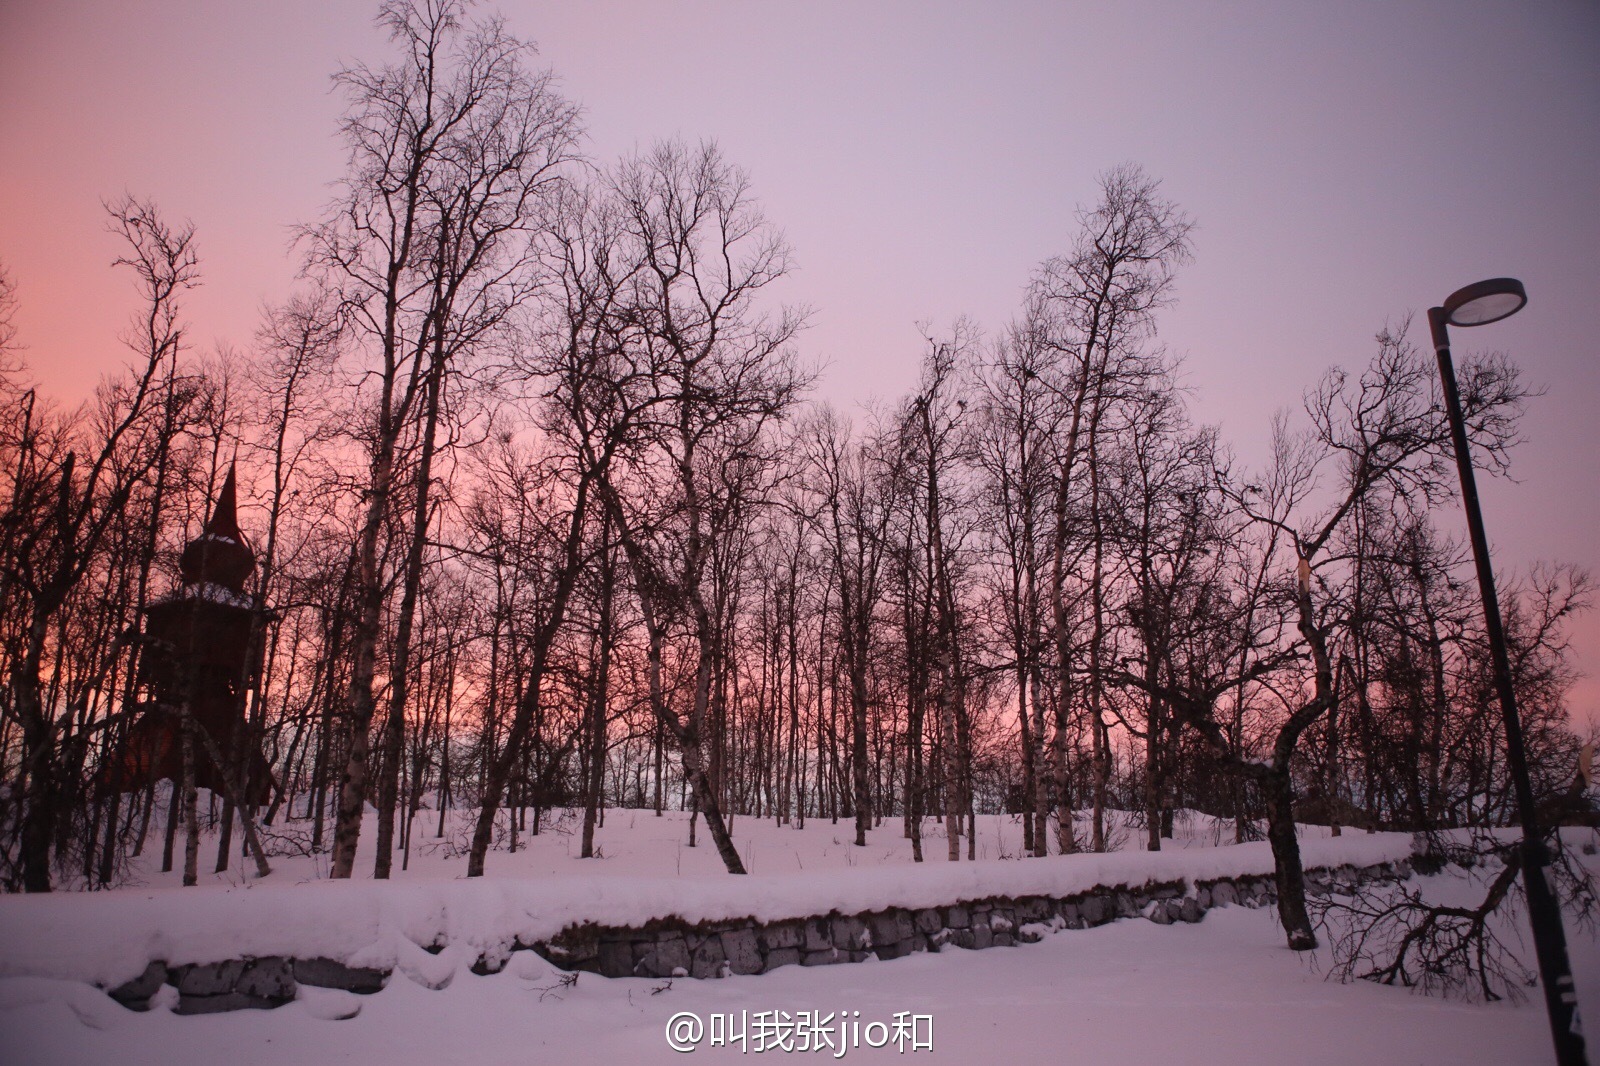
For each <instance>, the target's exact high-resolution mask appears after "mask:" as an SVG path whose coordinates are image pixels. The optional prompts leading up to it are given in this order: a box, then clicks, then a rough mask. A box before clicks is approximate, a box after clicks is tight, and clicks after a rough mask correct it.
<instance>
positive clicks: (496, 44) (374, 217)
mask: <svg viewBox="0 0 1600 1066" xmlns="http://www.w3.org/2000/svg"><path fill="white" fill-rule="evenodd" d="M464 11H465V4H464V3H463V2H461V0H390V2H387V3H385V4H384V6H383V7H382V8H381V9H380V11H379V15H378V22H379V25H381V26H382V27H383V28H384V29H385V30H386V31H387V32H388V34H389V36H390V39H391V40H392V41H393V42H395V44H396V45H397V47H398V49H399V51H400V53H401V58H400V60H399V61H398V62H397V63H395V64H393V65H390V66H385V67H381V68H377V69H374V68H370V67H367V66H365V65H355V66H351V67H348V68H346V69H345V70H343V71H341V72H340V73H339V74H338V75H336V76H335V82H336V83H337V84H338V85H339V86H340V87H341V88H343V89H344V90H345V92H346V93H347V95H348V96H349V99H350V106H349V109H348V111H347V112H346V116H345V119H344V122H343V131H344V135H345V140H346V142H347V143H348V144H349V146H350V172H349V175H348V176H347V177H346V178H345V180H344V182H343V184H342V192H341V195H340V196H339V198H338V199H337V200H336V201H335V203H334V204H333V205H332V208H331V210H330V213H329V216H328V218H327V219H326V220H325V221H324V222H322V223H321V224H319V225H317V226H314V227H309V228H307V229H306V230H305V232H304V234H303V239H304V241H305V243H306V247H307V266H308V270H310V271H312V272H314V273H316V274H318V275H319V276H321V277H323V278H325V279H326V280H327V283H328V284H329V286H330V287H333V288H337V289H339V290H340V291H341V292H342V293H343V294H344V310H345V314H346V315H347V316H348V317H349V319H350V321H351V322H352V324H353V326H354V329H353V333H354V335H355V336H357V337H359V338H361V339H362V340H363V342H364V343H363V345H362V347H363V350H364V352H365V355H366V356H367V357H368V358H369V359H370V360H371V362H372V364H375V370H374V371H372V373H371V378H372V383H373V385H375V387H376V390H377V395H376V396H375V397H370V398H369V401H368V402H369V404H370V408H369V421H368V422H367V423H366V424H365V425H364V426H363V427H362V429H361V432H360V436H361V439H362V443H363V445H364V447H365V448H366V451H367V457H368V472H367V478H366V484H365V485H364V487H363V496H364V515H363V518H362V521H361V528H360V533H359V536H358V553H357V559H358V565H357V587H358V589H359V598H358V609H357V612H356V617H355V625H354V627H353V632H352V638H351V654H352V657H353V663H354V668H353V670H352V675H351V681H350V691H349V699H348V710H347V714H348V718H349V725H350V730H351V742H350V754H349V760H348V763H347V766H346V768H345V773H344V780H343V782H342V785H341V800H340V805H339V822H338V827H337V829H336V831H335V841H334V861H333V874H334V876H335V877H349V876H350V873H351V869H352V864H353V862H354V859H355V849H356V844H357V842H358V840H359V837H360V826H361V810H362V805H363V803H364V802H365V799H366V793H367V782H368V777H369V768H368V765H367V764H368V756H369V743H370V741H369V737H368V735H367V734H368V728H369V725H370V723H371V721H372V718H373V714H374V711H375V704H374V693H373V677H374V671H375V667H376V662H377V645H378V637H379V630H380V626H381V622H382V615H383V608H384V604H385V602H386V600H387V598H388V596H389V594H390V593H389V588H390V576H389V575H388V574H386V573H385V567H384V563H383V559H382V555H383V553H382V552H381V551H380V542H381V540H382V538H383V531H384V528H385V525H386V524H387V523H390V522H393V521H394V520H395V519H396V518H398V517H399V516H398V515H397V514H396V513H395V498H396V497H395V494H396V491H397V487H398V486H397V477H398V476H399V470H400V467H399V460H400V459H401V454H400V449H401V442H402V439H403V437H404V435H405V434H406V433H407V432H408V431H410V430H413V428H414V429H415V435H416V448H417V453H418V454H417V458H416V465H415V468H414V469H415V475H414V478H413V482H412V491H411V504H412V514H411V515H410V516H409V521H408V522H407V523H406V528H407V530H408V533H409V535H408V536H406V537H405V547H404V548H403V549H402V550H403V553H404V555H403V558H404V562H403V563H402V566H401V569H402V577H401V584H402V595H401V603H400V605H399V610H398V619H397V623H396V624H397V630H398V632H397V633H396V637H395V643H394V648H395V657H396V662H394V663H393V664H391V668H390V674H391V685H392V688H391V692H390V701H389V703H390V706H389V713H388V717H387V720H386V722H385V726H384V733H383V745H382V747H383V750H384V751H385V752H386V753H387V754H388V755H389V756H390V757H389V758H388V759H387V760H386V764H385V765H386V767H387V769H386V772H385V774H384V775H383V781H382V786H383V792H384V795H383V796H382V797H380V803H379V809H380V823H379V837H380V840H379V847H378V858H377V867H376V869H377V873H378V876H386V875H387V873H388V869H389V860H390V854H391V852H392V850H393V824H394V822H393V815H394V802H395V787H394V786H395V774H396V773H397V772H398V753H399V750H400V743H399V738H400V735H401V734H402V733H403V729H404V715H405V701H406V694H407V685H408V683H409V666H408V662H409V657H410V654H411V632H410V630H411V624H412V619H413V617H414V612H415V605H416V596H417V593H416V590H417V586H418V582H419V580H420V571H421V552H422V545H423V542H424V540H425V536H426V526H427V522H428V514H429V510H428V507H429V496H430V491H431V487H432V484H433V479H432V473H431V466H432V460H433V455H434V449H435V443H436V439H437V437H436V435H437V431H438V423H439V417H440V410H441V408H442V406H443V405H444V403H445V400H444V397H443V394H444V391H445V389H446V388H447V385H448V382H449V381H450V380H451V374H452V373H453V372H454V371H453V370H452V367H453V366H454V365H455V364H458V363H459V361H460V360H461V359H462V358H464V357H465V355H466V354H467V353H469V352H471V351H472V350H473V349H474V347H475V346H477V345H479V344H481V343H482V342H483V341H484V340H485V339H486V337H487V336H488V335H489V334H491V333H492V332H493V331H495V330H496V329H498V328H499V327H500V325H501V324H502V323H503V321H504V320H505V317H506V316H507V314H508V313H509V312H510V311H511V310H512V309H513V308H515V307H516V306H517V305H518V304H519V303H521V302H522V300H523V299H525V298H526V296H527V295H528V294H529V292H530V286H531V285H532V284H533V283H534V282H533V278H532V275H531V274H530V272H529V267H530V266H531V265H532V260H531V259H530V255H531V251H530V249H531V247H532V245H531V243H530V231H531V230H535V229H537V228H538V226H539V225H540V223H541V221H542V218H541V209H542V205H543V202H544V201H545V199H546V198H547V197H548V196H549V195H550V192H551V190H552V183H555V182H557V181H558V180H559V176H560V174H561V172H562V168H563V166H564V164H565V163H566V162H567V161H568V160H569V158H570V157H571V155H572V149H573V144H574V141H575V138H576V136H577V132H578V126H577V114H576V110H575V109H574V108H573V107H572V106H571V105H570V104H568V103H566V102H565V101H564V100H562V99H561V98H560V97H559V96H558V95H557V94H556V93H555V91H554V89H553V88H552V87H551V84H550V77H549V75H547V74H532V73H530V72H529V71H528V70H527V68H526V65H525V64H526V60H527V58H528V56H529V55H530V54H531V48H530V46H528V45H525V44H523V43H522V42H521V41H519V40H517V39H516V38H515V37H513V36H512V35H510V34H509V33H508V32H507V31H506V29H505V26H504V22H503V20H501V19H498V18H495V19H489V20H487V21H483V22H480V23H477V24H474V25H471V26H468V25H465V24H464V23H463V15H464Z"/></svg>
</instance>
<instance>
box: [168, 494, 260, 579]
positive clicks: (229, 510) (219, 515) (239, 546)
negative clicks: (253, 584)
mask: <svg viewBox="0 0 1600 1066" xmlns="http://www.w3.org/2000/svg"><path fill="white" fill-rule="evenodd" d="M238 510H239V488H238V484H237V482H236V480H235V476H234V467H233V464H231V463H230V464H229V465H228V476H227V477H226V478H225V479H224V480H223V482H222V490H221V491H220V492H218V493H217V501H216V503H214V504H212V506H211V518H210V520H209V521H207V522H206V525H205V528H204V529H203V530H202V531H201V533H200V535H199V536H198V537H196V538H195V539H194V540H191V541H190V542H189V544H188V546H187V547H185V548H184V549H183V555H182V557H181V558H180V559H179V560H178V570H179V573H180V574H181V575H182V576H183V583H184V584H185V585H220V586H221V587H222V588H225V589H227V590H229V591H230V592H233V593H236V594H237V593H243V592H244V583H245V582H246V581H247V580H249V577H250V575H251V574H253V573H255V570H256V555H255V552H253V551H251V550H250V545H249V544H248V543H246V542H245V539H244V534H243V533H242V532H241V531H240V530H239V513H238Z"/></svg>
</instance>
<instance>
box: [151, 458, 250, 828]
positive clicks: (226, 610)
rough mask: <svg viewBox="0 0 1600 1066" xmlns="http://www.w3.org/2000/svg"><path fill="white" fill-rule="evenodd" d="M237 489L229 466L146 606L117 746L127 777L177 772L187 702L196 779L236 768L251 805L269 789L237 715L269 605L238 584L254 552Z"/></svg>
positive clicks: (215, 784) (209, 781) (205, 780)
mask: <svg viewBox="0 0 1600 1066" xmlns="http://www.w3.org/2000/svg"><path fill="white" fill-rule="evenodd" d="M237 492H238V490H237V487H236V485H235V482H234V473H233V470H232V469H230V470H229V471H228V477H227V480H225V481H224V482H223V485H222V491H221V492H219V493H218V494H217V500H216V504H215V505H214V506H213V507H212V510H211V518H210V520H209V521H208V522H206V525H205V528H204V529H203V530H201V532H200V535H199V536H198V537H196V538H195V539H194V540H192V541H190V542H189V544H188V545H187V546H186V547H185V548H184V549H183V555H182V557H181V558H180V559H179V562H178V569H179V573H180V576H181V578H182V583H181V585H180V586H179V588H178V589H177V590H176V591H175V592H174V593H173V594H172V595H170V596H168V597H166V598H165V599H162V600H158V601H156V602H155V603H152V604H151V605H150V606H149V607H148V608H146V609H145V618H144V631H143V633H142V634H140V635H139V637H138V641H139V643H140V644H141V645H142V654H141V655H140V657H139V678H140V682H141V686H142V687H143V689H144V691H145V692H146V693H148V694H149V700H148V702H146V703H145V704H144V705H143V706H142V707H141V708H140V713H139V717H138V720H137V721H135V722H134V724H133V727H132V728H131V729H130V730H129V731H128V737H127V742H126V744H125V746H124V747H123V749H122V773H121V780H122V781H123V782H125V783H126V787H130V788H133V787H138V786H139V785H141V784H143V783H144V782H147V781H150V780H153V779H158V778H163V777H165V778H170V779H171V780H173V781H179V780H181V779H182V773H183V758H182V728H183V711H184V709H185V708H187V710H188V713H189V714H190V715H191V716H192V717H193V721H194V724H195V726H196V727H197V731H198V732H200V734H201V736H200V737H199V738H198V739H197V741H196V744H195V748H196V756H195V761H194V767H195V770H194V772H195V784H196V785H198V786H200V787H202V788H209V789H211V790H212V791H213V792H215V793H217V794H219V795H223V794H226V793H227V792H228V791H230V789H229V788H228V778H229V777H230V776H232V773H233V772H235V771H240V770H242V771H244V777H245V781H244V782H241V787H242V788H243V789H244V791H245V795H244V796H243V797H240V798H242V799H244V800H245V801H246V802H249V803H252V804H256V805H260V804H264V803H266V801H267V798H268V796H269V794H270V791H271V786H272V773H271V770H270V768H269V766H268V764H267V760H266V758H265V756H263V755H262V753H261V746H260V744H259V742H257V741H256V740H255V739H254V738H252V737H251V736H250V731H249V729H248V728H247V725H246V722H245V702H246V697H247V695H248V694H249V691H250V688H251V686H252V685H253V684H254V683H255V681H256V679H257V678H259V677H260V675H261V664H262V653H263V652H262V649H263V647H264V629H265V623H266V621H267V619H268V613H267V611H266V610H265V609H264V608H263V607H262V606H261V604H260V603H258V602H257V600H256V599H255V598H254V597H253V596H252V595H250V594H249V593H247V592H246V591H245V583H246V582H247V581H248V580H249V579H250V576H251V575H252V574H254V573H255V569H256V558H255V552H254V551H252V550H251V548H250V545H249V542H248V541H246V540H245V537H244V534H243V532H241V531H240V529H239V519H238V514H237ZM207 738H209V741H210V743H209V744H208V743H206V739H207ZM213 749H214V750H215V752H216V753H217V754H219V755H221V756H222V758H223V761H224V762H226V763H228V764H229V766H228V770H229V772H228V773H223V772H220V768H219V767H218V766H217V765H216V759H215V758H213V757H212V751H213Z"/></svg>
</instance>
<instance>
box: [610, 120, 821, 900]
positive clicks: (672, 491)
mask: <svg viewBox="0 0 1600 1066" xmlns="http://www.w3.org/2000/svg"><path fill="white" fill-rule="evenodd" d="M610 193H611V195H612V196H613V197H614V198H615V202H616V204H617V207H618V210H619V212H620V216H621V219H622V223H621V225H622V231H623V233H624V234H625V235H626V238H627V241H628V244H629V254H630V255H632V256H634V257H636V260H635V261H637V262H638V263H639V264H641V269H639V270H638V271H637V272H634V273H632V274H631V275H630V278H629V282H628V286H627V300H628V304H627V309H626V320H627V324H628V326H629V334H628V337H627V343H626V344H625V345H624V346H623V348H622V353H623V355H624V357H625V359H626V363H625V364H624V366H625V372H626V375H627V377H628V379H629V385H628V387H629V389H630V391H632V392H634V393H635V394H636V395H639V396H640V401H639V403H638V406H637V409H638V411H639V417H638V419H637V421H636V423H635V426H634V429H633V431H632V432H631V433H630V435H629V436H630V439H629V443H628V446H627V447H626V448H625V449H622V450H619V452H618V455H617V459H616V460H615V461H613V462H612V463H611V464H610V465H609V466H607V467H606V469H605V471H604V476H603V477H602V479H601V481H600V489H601V494H602V498H603V500H604V502H605V506H606V509H607V511H608V513H609V514H610V516H611V521H612V523H613V525H614V528H615V531H616V535H617V539H618V543H619V544H620V545H621V546H622V549H623V552H624V554H625V555H626V556H627V559H628V564H629V569H630V571H631V573H632V576H633V581H634V586H635V591H636V593H637V595H638V598H639V603H640V608H641V612H642V614H643V620H644V625H645V629H646V633H647V635H648V640H649V647H650V652H649V654H650V682H649V684H650V693H651V704H652V707H653V708H654V710H655V712H656V714H657V716H658V718H659V719H660V721H661V722H662V723H663V724H664V725H665V727H666V729H667V731H668V732H669V733H670V734H671V736H672V737H673V739H674V740H675V741H676V742H677V745H678V749H679V754H680V756H681V758H682V760H683V769H684V773H685V775H686V776H687V778H688V781H689V784H690V787H691V788H692V790H693V794H694V798H695V803H696V807H697V810H698V812H699V813H700V814H703V815H704V816H705V818H706V826H707V828H708V829H709V830H710V832H711V835H712V839H713V840H714V842H715V843H716V845H717V850H718V852H719V853H720V854H721V856H722V860H723V862H724V864H725V865H726V866H727V867H728V870H729V872H731V873H743V872H744V866H743V863H742V862H741V861H740V858H739V855H738V852H737V851H735V850H734V847H733V841H732V838H731V837H730V836H729V834H728V830H727V826H726V824H725V822H724V820H723V817H722V811H721V805H720V803H719V801H718V788H717V785H716V783H715V782H714V781H713V780H712V778H711V776H710V774H709V773H708V768H707V766H706V762H705V750H704V747H703V746H704V744H705V743H706V741H707V739H708V738H707V736H706V727H707V722H708V714H709V712H710V710H711V700H712V692H713V675H714V669H715V662H716V656H717V649H718V643H719V640H720V639H721V634H720V633H719V632H718V628H717V625H716V616H715V610H714V608H715V604H714V602H713V591H714V589H713V578H714V573H713V569H712V563H713V557H714V553H715V552H716V551H717V550H718V547H719V545H720V544H723V543H725V542H726V539H727V538H729V537H733V536H736V535H739V534H740V532H741V526H742V523H743V522H746V521H748V517H749V515H750V514H751V508H750V506H749V505H750V503H751V502H752V501H751V500H749V499H747V498H746V497H747V496H748V495H749V494H750V493H752V492H755V491H757V490H758V488H759V484H758V483H759V481H760V480H761V478H762V477H763V470H764V468H767V467H770V466H771V465H772V464H773V462H774V460H775V456H774V455H773V453H772V441H771V440H770V439H769V437H768V434H767V430H768V427H769V426H771V425H772V424H774V423H775V422H776V421H777V420H779V419H781V418H782V417H784V416H785V414H786V413H787V412H788V411H789V409H790V408H791V407H792V405H793V404H794V403H795V401H796V399H797V398H798V396H799V394H800V392H801V390H802V389H803V388H804V387H805V385H806V384H807V375H805V374H804V373H803V372H801V371H800V370H799V369H798V367H797V366H796V363H795V360H794V356H793V355H792V353H791V352H790V351H789V349H788V343H789V341H790V339H791V338H792V337H793V336H794V335H795V333H796V332H797V331H798V330H799V328H800V326H801V324H802V321H803V315H801V314H800V313H797V312H791V311H784V312H782V313H780V314H779V315H777V317H769V316H767V315H764V314H762V313H760V311H759V310H758V309H757V308H756V306H755V301H756V299H757V297H758V296H759V294H760V293H761V292H762V290H764V289H765V288H766V287H767V286H769V285H770V284H771V283H772V282H774V281H776V280H778V279H779V278H781V277H782V276H783V275H784V273H786V272H787V270H788V248H787V246H786V245H785V244H784V242H783V240H782V238H781V236H780V235H779V234H778V233H777V232H776V231H775V230H774V229H773V227H772V226H771V225H770V224H769V223H768V222H767V221H766V219H765V218H764V217H763V216H762V214H761V213H760V211H759V210H758V209H757V207H756V206H755V204H754V202H753V200H752V199H751V195H750V188H749V179H748V178H747V177H746V176H745V175H744V174H743V173H742V172H740V171H739V170H738V169H737V168H735V167H733V166H731V165H729V164H728V163H726V162H725V161H724V160H723V159H722V156H721V153H720V151H719V150H718V149H717V148H716V146H715V145H712V144H704V145H701V146H700V147H698V148H690V147H688V146H687V145H684V144H681V143H677V142H666V143H662V144H659V145H657V146H656V147H655V148H653V149H652V150H650V151H649V152H647V153H644V154H642V155H638V156H633V157H630V158H628V159H625V160H624V161H623V162H622V163H621V164H620V165H619V166H618V167H617V169H616V171H615V173H614V174H613V176H612V178H611V181H610ZM680 620H682V621H683V623H684V624H686V625H687V627H688V629H689V632H690V634H691V637H692V641H693V646H694V649H695V657H696V662H697V664H698V665H697V667H696V671H695V681H694V684H693V692H692V696H691V697H690V706H689V708H688V713H687V714H686V715H685V714H682V713H680V712H679V711H678V710H676V709H675V708H673V707H672V706H671V705H670V704H669V701H668V699H667V696H666V692H665V689H664V688H663V685H662V676H661V665H662V664H661V658H662V654H663V652H664V648H665V644H666V640H667V637H668V633H669V631H670V630H671V628H672V627H673V626H675V625H676V624H678V623H679V621H680Z"/></svg>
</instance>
